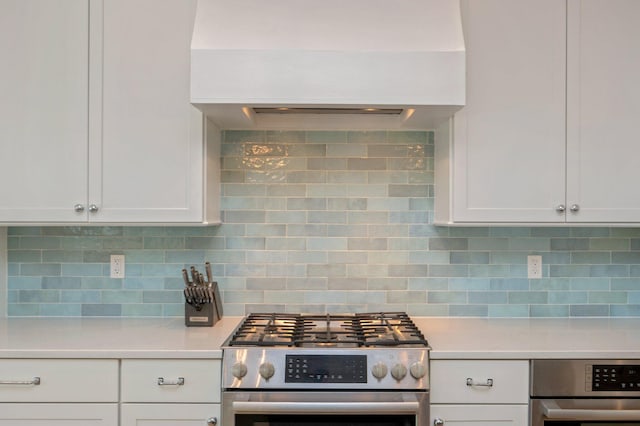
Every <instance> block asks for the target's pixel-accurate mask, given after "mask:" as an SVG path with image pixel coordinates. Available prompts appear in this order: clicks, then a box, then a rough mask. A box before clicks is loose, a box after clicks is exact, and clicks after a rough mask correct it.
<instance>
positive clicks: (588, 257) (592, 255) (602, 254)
mask: <svg viewBox="0 0 640 426" xmlns="http://www.w3.org/2000/svg"><path fill="white" fill-rule="evenodd" d="M571 263H573V264H594V263H596V264H609V263H611V253H610V252H607V251H588V252H579V251H578V252H573V253H571ZM613 263H620V262H613Z"/></svg>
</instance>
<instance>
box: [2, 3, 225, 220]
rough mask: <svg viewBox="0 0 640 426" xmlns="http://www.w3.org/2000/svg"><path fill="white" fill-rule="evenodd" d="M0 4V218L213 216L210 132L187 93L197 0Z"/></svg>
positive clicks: (214, 148) (214, 151)
mask: <svg viewBox="0 0 640 426" xmlns="http://www.w3.org/2000/svg"><path fill="white" fill-rule="evenodd" d="M0 8H1V9H0V12H1V14H0V15H1V16H0V20H2V21H1V23H2V24H3V27H2V30H0V31H2V34H3V37H2V40H1V41H0V49H2V52H3V53H4V55H3V56H4V57H5V59H6V58H8V60H6V61H5V62H6V63H8V64H11V67H3V68H0V77H1V78H0V87H1V88H2V90H3V93H4V92H8V94H9V97H8V99H9V102H5V98H6V97H5V96H3V99H2V102H1V103H0V108H2V114H0V122H1V124H2V125H1V126H0V127H1V129H0V137H1V138H2V139H1V140H0V142H1V143H0V153H2V154H3V155H2V157H1V158H0V178H1V179H2V180H1V181H0V188H1V189H2V197H0V222H5V223H11V222H14V223H25V222H29V223H35V222H40V223H56V222H62V223H68V222H77V223H83V222H93V223H202V222H209V223H211V222H217V221H218V220H219V219H218V212H217V211H214V209H210V210H208V211H207V209H206V206H209V205H211V206H214V207H216V208H217V204H216V203H215V200H214V198H215V196H216V195H217V190H216V188H215V186H216V185H217V184H218V183H219V175H218V173H219V170H218V168H217V162H219V158H218V157H219V152H218V149H219V146H218V144H219V131H217V129H215V128H214V127H213V126H211V127H209V128H207V129H205V128H204V126H203V117H202V114H201V113H200V112H199V111H198V110H197V109H196V108H194V107H193V106H192V105H191V104H190V85H189V76H190V45H191V33H192V30H193V24H194V19H195V10H196V0H133V1H132V0H91V7H89V1H88V0H57V1H51V0H9V1H3V2H2V3H1V5H0ZM4 9H6V10H4ZM5 21H6V22H5ZM5 24H6V25H5ZM7 25H8V27H7ZM5 34H6V35H5ZM7 37H9V38H10V39H9V40H7ZM14 39H15V40H14ZM205 131H206V132H207V135H206V136H205ZM205 138H206V139H208V141H207V142H205ZM207 156H209V157H211V160H210V161H208V160H207ZM207 185H209V188H211V189H213V190H212V191H211V193H212V197H211V199H207V197H206V195H205V190H206V188H207ZM75 206H77V209H76V208H75ZM76 210H77V211H76Z"/></svg>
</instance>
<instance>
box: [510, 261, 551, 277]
mask: <svg viewBox="0 0 640 426" xmlns="http://www.w3.org/2000/svg"><path fill="white" fill-rule="evenodd" d="M541 269H542V278H547V277H548V276H549V267H548V265H545V264H542V268H541ZM528 274H529V271H528V268H527V265H510V266H509V275H508V276H509V277H516V278H526V277H528Z"/></svg>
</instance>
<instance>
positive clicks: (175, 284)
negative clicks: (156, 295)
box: [162, 268, 218, 290]
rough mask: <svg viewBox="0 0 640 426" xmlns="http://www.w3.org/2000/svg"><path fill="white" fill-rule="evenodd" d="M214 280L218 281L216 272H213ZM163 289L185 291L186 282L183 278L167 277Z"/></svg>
mask: <svg viewBox="0 0 640 426" xmlns="http://www.w3.org/2000/svg"><path fill="white" fill-rule="evenodd" d="M212 272H213V268H212ZM212 278H213V281H216V280H217V279H218V278H217V275H216V273H215V272H213V277H212ZM162 288H164V289H165V290H182V289H184V280H183V279H182V277H165V278H164V286H163V287H162Z"/></svg>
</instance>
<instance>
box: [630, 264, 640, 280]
mask: <svg viewBox="0 0 640 426" xmlns="http://www.w3.org/2000/svg"><path fill="white" fill-rule="evenodd" d="M629 275H630V276H632V277H640V265H631V267H630V268H629Z"/></svg>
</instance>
